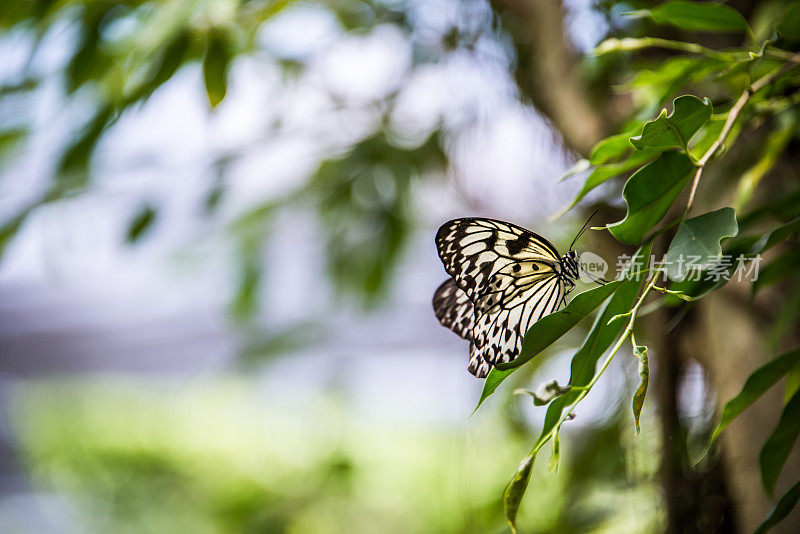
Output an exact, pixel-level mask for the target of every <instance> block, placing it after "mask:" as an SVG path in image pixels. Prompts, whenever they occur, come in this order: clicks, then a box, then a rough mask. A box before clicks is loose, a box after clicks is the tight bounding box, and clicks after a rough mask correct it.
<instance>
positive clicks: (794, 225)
mask: <svg viewBox="0 0 800 534" xmlns="http://www.w3.org/2000/svg"><path fill="white" fill-rule="evenodd" d="M798 231H800V218H797V219H795V220H793V221H791V222H789V223H787V224H784V225H783V226H779V227H778V228H776V229H774V230H773V231H771V232H770V233H768V234H766V235H765V236H764V237H762V238H761V239H759V240H758V242H757V243H756V244H755V245H753V248H752V249H750V254H760V253H762V252H764V251H766V250H769V249H771V248H772V247H774V246H775V245H777V244H778V243H780V242H781V241H783V240H784V239H786V238H787V237H789V236H790V235H792V234H793V233H795V232H798Z"/></svg>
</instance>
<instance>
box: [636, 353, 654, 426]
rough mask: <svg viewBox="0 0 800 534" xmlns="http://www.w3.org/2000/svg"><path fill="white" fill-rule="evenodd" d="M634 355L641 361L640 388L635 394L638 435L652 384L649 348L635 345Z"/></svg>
mask: <svg viewBox="0 0 800 534" xmlns="http://www.w3.org/2000/svg"><path fill="white" fill-rule="evenodd" d="M633 355H634V356H636V358H637V359H638V360H639V387H638V388H636V392H635V393H634V394H633V402H632V403H631V406H632V408H633V421H634V423H635V424H636V433H637V434H638V433H639V431H640V429H639V416H640V415H641V414H642V407H643V406H644V399H645V397H646V396H647V386H648V384H649V383H650V364H649V362H648V360H647V347H645V346H644V345H634V347H633Z"/></svg>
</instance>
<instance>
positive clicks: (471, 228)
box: [436, 218, 561, 301]
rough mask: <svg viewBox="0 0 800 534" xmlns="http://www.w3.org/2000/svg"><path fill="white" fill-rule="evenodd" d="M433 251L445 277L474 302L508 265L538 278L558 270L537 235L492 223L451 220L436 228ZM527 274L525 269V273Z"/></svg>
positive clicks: (554, 254)
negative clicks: (530, 271) (530, 270)
mask: <svg viewBox="0 0 800 534" xmlns="http://www.w3.org/2000/svg"><path fill="white" fill-rule="evenodd" d="M436 248H437V250H438V251H439V257H440V258H441V259H442V263H444V268H445V270H446V271H447V273H448V274H449V275H450V276H452V277H453V278H454V279H455V281H456V284H457V285H458V287H460V288H461V289H463V290H464V291H465V292H466V293H467V296H468V297H469V298H470V299H472V300H473V301H475V299H476V298H477V297H479V296H480V295H481V294H483V293H484V292H485V291H486V290H487V287H488V284H489V283H490V278H491V277H492V275H494V274H496V273H497V272H498V271H500V270H501V269H503V268H506V267H508V266H509V265H512V264H514V263H515V262H516V263H520V264H521V265H520V267H521V268H525V267H526V266H528V265H534V266H535V268H536V270H537V271H539V272H540V273H541V274H544V273H545V272H548V271H549V272H552V273H557V272H560V270H561V258H560V257H559V255H558V251H557V250H556V249H555V247H553V245H552V244H550V242H549V241H547V240H546V239H545V238H543V237H542V236H540V235H537V234H534V233H533V232H529V231H527V230H525V229H524V228H520V227H519V226H515V225H513V224H509V223H505V222H502V221H496V220H494V219H481V218H465V219H454V220H452V221H450V222H447V223H445V224H443V225H442V226H441V228H439V231H438V232H437V233H436ZM526 270H527V269H526Z"/></svg>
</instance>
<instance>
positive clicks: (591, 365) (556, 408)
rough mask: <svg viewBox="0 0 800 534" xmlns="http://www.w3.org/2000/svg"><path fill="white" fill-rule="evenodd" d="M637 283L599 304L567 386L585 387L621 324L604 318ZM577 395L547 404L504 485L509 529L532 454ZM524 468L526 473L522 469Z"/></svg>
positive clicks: (625, 301)
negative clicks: (530, 446)
mask: <svg viewBox="0 0 800 534" xmlns="http://www.w3.org/2000/svg"><path fill="white" fill-rule="evenodd" d="M651 249H652V242H648V243H647V244H645V245H643V246H642V247H641V248H640V249H639V250H637V251H636V254H634V258H633V259H632V260H631V263H630V264H629V266H628V269H627V270H626V275H627V274H630V273H637V272H639V269H640V268H641V266H642V265H643V262H644V261H646V260H647V258H648V257H649V256H650V251H651ZM641 284H642V283H641V281H640V280H638V279H626V280H624V281H623V284H622V285H621V286H620V287H619V289H617V291H615V292H614V294H613V295H612V297H611V298H610V299H609V300H608V301H607V302H606V303H605V304H604V305H603V308H602V310H601V311H600V313H599V314H598V315H597V317H596V318H595V321H594V324H593V325H592V328H591V329H590V330H589V335H588V336H587V337H586V340H585V341H584V342H583V345H581V348H580V349H579V350H578V352H577V353H575V356H573V358H572V363H571V366H570V367H571V372H570V378H569V384H570V386H585V385H586V384H588V383H589V382H590V381H591V380H592V377H593V376H594V373H595V368H596V366H597V361H598V360H599V359H600V357H601V356H602V355H603V353H604V352H605V351H606V350H608V348H609V347H610V346H611V344H612V343H613V342H614V339H615V338H616V337H617V335H618V334H619V333H620V332H621V331H622V328H623V327H622V323H613V324H612V325H608V320H609V319H610V318H611V317H613V316H614V315H619V314H620V313H623V312H624V311H627V310H629V309H631V307H632V306H633V303H634V301H635V300H636V295H637V294H638V293H639V288H640V287H641ZM493 371H494V369H493ZM511 371H512V370H509V371H507V372H511ZM490 375H491V373H490ZM578 395H580V392H579V391H575V390H573V391H569V392H567V393H565V394H564V395H562V396H560V397H558V398H556V399H555V400H554V401H553V402H551V403H550V406H548V407H547V413H546V414H545V419H544V424H543V425H542V433H541V434H540V435H539V439H538V440H537V441H536V445H534V448H533V451H532V452H531V454H530V455H529V456H528V457H527V458H526V459H525V461H523V463H522V465H521V466H520V469H519V471H518V472H517V475H516V476H515V477H514V479H513V480H512V481H511V483H510V484H509V485H508V487H507V488H506V493H505V494H504V502H506V517H509V510H510V508H509V505H508V502H509V501H508V499H506V497H507V495H509V490H510V489H511V487H512V485H513V486H514V492H513V494H514V498H515V500H514V501H513V503H514V504H515V506H514V508H513V515H512V516H511V517H512V519H510V520H509V523H511V526H512V529H515V528H516V527H515V524H514V521H513V519H515V518H516V511H517V509H518V508H519V503H520V501H521V500H522V497H523V495H524V494H525V489H526V488H527V485H528V479H529V478H530V466H531V465H532V464H533V459H534V458H535V457H536V453H537V452H538V451H539V449H540V448H541V447H542V445H544V443H546V442H547V440H548V439H549V438H550V433H551V432H552V431H553V429H554V428H555V426H556V425H557V424H558V421H559V420H560V419H561V414H562V412H563V411H564V408H566V407H568V406H570V405H571V404H572V403H573V402H574V401H575V399H576V398H577V396H578ZM526 462H527V464H526ZM526 468H527V474H526V472H525V469H526ZM523 481H524V483H523ZM515 532H516V530H515Z"/></svg>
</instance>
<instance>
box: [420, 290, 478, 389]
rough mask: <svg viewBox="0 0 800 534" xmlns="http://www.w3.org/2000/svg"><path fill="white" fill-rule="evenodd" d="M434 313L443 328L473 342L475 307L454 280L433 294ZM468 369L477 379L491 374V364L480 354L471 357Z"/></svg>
mask: <svg viewBox="0 0 800 534" xmlns="http://www.w3.org/2000/svg"><path fill="white" fill-rule="evenodd" d="M433 311H434V312H435V313H436V318H437V319H439V322H440V323H442V326H446V327H447V328H449V329H450V330H452V331H453V332H455V333H456V334H458V335H459V336H460V337H462V338H464V339H466V340H467V341H472V331H473V328H474V326H475V305H474V304H473V303H472V301H471V300H469V298H468V297H467V294H466V293H464V291H462V290H461V289H459V288H458V286H457V285H456V281H455V280H453V279H452V278H448V279H447V280H445V282H444V283H443V284H442V285H440V286H439V288H438V289H437V290H436V292H435V293H434V294H433ZM468 369H469V372H470V373H472V374H473V375H475V376H477V377H485V376H486V375H487V374H488V373H489V362H487V361H486V360H484V359H483V355H482V354H481V353H480V352H476V353H475V354H474V355H470V359H469V366H468Z"/></svg>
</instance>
